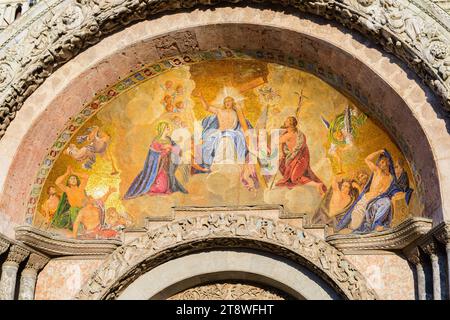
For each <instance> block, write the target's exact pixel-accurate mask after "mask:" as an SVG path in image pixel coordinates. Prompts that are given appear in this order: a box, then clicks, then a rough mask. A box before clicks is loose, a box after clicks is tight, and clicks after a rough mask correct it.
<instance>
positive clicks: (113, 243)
mask: <svg viewBox="0 0 450 320" xmlns="http://www.w3.org/2000/svg"><path fill="white" fill-rule="evenodd" d="M15 230H16V239H17V240H20V241H22V242H23V243H25V244H26V245H28V246H30V247H31V248H34V249H36V250H37V251H39V252H42V253H44V254H47V255H48V256H51V257H56V256H104V255H108V254H110V253H111V252H113V251H114V250H115V249H116V248H117V247H119V246H120V245H121V244H122V241H120V240H116V239H112V240H75V239H66V238H62V237H59V236H57V235H54V234H51V233H49V232H45V231H42V230H38V229H36V228H33V227H31V226H20V227H17V228H16V229H15Z"/></svg>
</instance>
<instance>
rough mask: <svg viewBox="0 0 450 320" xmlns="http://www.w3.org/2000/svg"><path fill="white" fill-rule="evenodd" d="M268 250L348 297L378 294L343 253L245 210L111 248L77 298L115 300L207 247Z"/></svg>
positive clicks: (184, 222)
mask: <svg viewBox="0 0 450 320" xmlns="http://www.w3.org/2000/svg"><path fill="white" fill-rule="evenodd" d="M220 247H227V248H252V249H257V250H263V251H270V252H271V253H272V254H277V255H280V256H283V257H286V258H288V259H290V260H291V261H294V262H296V263H300V264H302V265H304V266H306V267H307V268H309V269H310V270H312V271H314V272H315V273H316V274H318V275H319V276H320V277H321V278H323V279H324V280H325V281H326V282H328V283H329V284H330V285H331V286H332V287H333V288H334V289H335V290H337V291H338V292H340V293H341V294H342V295H343V296H344V297H346V298H348V299H377V295H376V293H375V291H374V290H373V289H371V288H370V286H369V285H368V284H367V283H366V281H365V279H364V277H363V276H362V275H361V273H359V271H358V270H357V269H356V268H355V267H354V266H353V265H352V264H351V263H350V262H349V261H348V260H347V259H346V258H345V256H344V254H343V253H342V252H340V251H338V250H336V249H335V248H333V247H332V246H330V245H329V244H327V243H326V242H325V241H323V240H320V239H318V238H316V237H315V236H313V235H311V234H309V233H306V232H304V230H301V229H297V228H296V227H293V226H291V225H288V224H285V223H280V222H275V221H273V220H271V219H267V218H263V217H258V216H254V215H248V216H247V215H244V214H231V213H223V214H210V215H205V216H197V217H192V218H184V219H180V220H177V221H174V222H172V223H168V224H166V225H164V226H162V227H159V228H156V229H153V230H149V231H147V232H146V233H145V234H144V235H142V236H140V237H138V238H136V239H134V240H133V241H131V242H130V243H127V244H125V245H123V246H122V247H119V248H118V249H117V250H115V251H114V252H113V253H112V254H111V255H110V256H109V257H108V258H107V259H106V260H105V261H104V262H103V264H102V265H101V266H100V267H99V268H98V269H97V270H96V271H95V272H94V273H93V274H92V276H91V278H90V279H89V280H88V281H87V282H86V283H85V285H84V286H83V287H82V289H81V290H80V292H79V293H78V295H77V298H78V299H114V298H116V297H117V296H118V295H119V294H120V292H121V291H122V290H123V289H124V288H125V287H127V286H128V285H129V284H130V283H131V282H133V281H134V280H135V279H137V278H138V277H139V276H140V275H142V274H144V273H145V272H147V271H148V270H150V269H152V268H154V267H156V266H158V265H160V264H162V263H164V262H166V261H169V260H172V259H175V258H177V257H180V256H183V255H186V254H189V253H191V252H198V251H200V250H208V249H211V248H220Z"/></svg>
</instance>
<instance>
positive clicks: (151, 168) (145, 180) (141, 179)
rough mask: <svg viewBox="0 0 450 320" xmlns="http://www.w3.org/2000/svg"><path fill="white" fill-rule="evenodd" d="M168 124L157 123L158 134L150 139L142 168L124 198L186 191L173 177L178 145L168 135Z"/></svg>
mask: <svg viewBox="0 0 450 320" xmlns="http://www.w3.org/2000/svg"><path fill="white" fill-rule="evenodd" d="M168 128H169V124H168V123H167V122H161V123H159V124H158V128H157V130H158V136H157V137H156V138H155V139H154V140H153V141H152V144H151V146H150V149H149V151H148V153H147V158H146V159H145V163H144V168H143V169H142V171H141V172H140V173H139V174H138V175H137V176H136V178H135V179H134V180H133V182H132V183H131V185H130V187H129V188H128V191H127V192H126V194H125V196H124V199H126V200H128V199H133V198H137V197H140V196H142V195H145V194H149V195H164V194H170V193H173V192H177V191H179V192H182V193H187V191H186V189H185V188H184V187H183V186H182V185H181V183H180V182H179V181H178V179H177V178H176V177H175V171H176V169H177V167H178V165H177V163H179V161H176V159H175V158H176V157H178V156H179V147H178V146H177V145H176V144H175V142H174V141H173V140H172V139H170V138H169V137H168V133H169V129H168Z"/></svg>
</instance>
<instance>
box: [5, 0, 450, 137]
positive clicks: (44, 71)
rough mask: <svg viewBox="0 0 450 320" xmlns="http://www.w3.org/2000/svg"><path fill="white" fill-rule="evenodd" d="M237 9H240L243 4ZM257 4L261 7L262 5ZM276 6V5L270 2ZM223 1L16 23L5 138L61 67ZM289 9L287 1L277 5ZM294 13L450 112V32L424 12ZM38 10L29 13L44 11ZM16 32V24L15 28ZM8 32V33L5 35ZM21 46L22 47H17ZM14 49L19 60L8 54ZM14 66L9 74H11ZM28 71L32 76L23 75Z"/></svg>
mask: <svg viewBox="0 0 450 320" xmlns="http://www.w3.org/2000/svg"><path fill="white" fill-rule="evenodd" d="M233 2H236V3H238V2H240V1H239V0H236V1H233ZM255 2H261V1H259V0H258V1H256V0H255ZM272 2H273V1H272ZM219 3H221V1H214V2H211V1H209V0H199V1H169V2H167V1H159V0H153V1H139V0H72V1H58V0H53V1H49V3H48V6H49V7H51V8H53V9H54V10H50V12H49V13H48V15H47V16H46V17H45V18H41V19H40V20H39V19H36V20H32V21H27V20H26V19H24V20H22V21H20V20H19V21H18V23H20V22H21V23H23V24H26V25H27V28H23V27H21V26H19V27H18V28H17V30H19V31H18V32H19V33H17V34H14V32H15V31H11V33H13V34H12V35H11V36H9V37H6V38H7V39H8V40H7V41H6V42H5V43H3V44H2V45H0V61H5V62H6V64H1V65H0V106H1V107H0V138H1V137H3V135H4V134H5V131H6V128H7V127H8V126H9V123H10V122H11V121H12V120H13V119H14V117H15V112H16V111H17V110H19V109H20V107H21V106H22V104H23V102H24V100H25V99H26V98H27V97H28V96H29V95H30V94H31V93H32V92H33V91H34V90H36V88H37V87H38V86H39V85H40V84H41V83H42V82H43V81H44V80H45V79H46V78H47V77H48V76H49V75H50V74H51V73H52V72H53V71H54V70H55V69H56V68H57V67H59V66H61V65H62V64H63V63H65V62H66V61H68V60H69V59H71V58H72V57H73V56H75V55H76V54H78V53H79V52H80V51H81V50H83V49H85V48H87V47H89V46H91V45H93V44H95V43H97V42H98V41H100V40H101V39H102V38H103V37H104V36H106V35H108V34H111V33H113V32H116V31H118V30H120V29H122V28H124V27H125V26H126V25H128V24H130V23H132V22H136V21H139V20H142V19H146V18H148V17H150V16H151V15H153V14H156V13H161V12H164V11H170V10H172V9H179V8H191V7H193V6H194V5H216V4H219ZM274 3H279V4H281V5H286V3H285V1H275V2H274ZM290 5H291V6H292V7H295V8H297V9H299V10H300V11H302V12H308V13H313V14H316V15H320V16H323V17H325V18H327V19H333V20H337V21H338V22H340V23H342V24H344V25H345V26H347V27H350V28H352V29H357V30H359V31H360V32H362V33H363V34H365V35H366V36H369V37H371V38H372V39H373V40H375V42H378V43H380V44H381V45H382V46H384V47H385V49H386V50H387V51H390V52H393V53H394V54H395V55H397V56H398V57H399V58H400V59H402V60H403V61H406V62H407V63H408V64H409V65H410V66H411V67H412V68H413V69H414V70H415V72H417V73H418V75H419V76H420V77H422V78H423V79H424V80H425V81H426V83H427V84H428V85H429V86H430V87H431V88H432V89H433V90H434V91H435V92H436V93H437V94H438V95H439V96H440V97H441V98H442V101H443V103H444V106H445V107H446V109H447V110H449V109H450V90H449V88H450V78H449V72H450V71H449V65H450V62H449V61H450V60H449V59H450V57H449V50H448V47H447V45H446V44H447V43H449V40H450V32H449V30H448V28H445V27H443V26H442V25H441V24H439V23H438V21H439V19H435V18H434V16H433V15H432V12H428V11H427V12H424V11H420V10H419V9H418V8H417V6H416V5H414V4H412V3H411V2H409V1H406V0H344V1H336V0H308V1H299V0H296V1H292V2H290ZM37 8H38V6H37V7H36V8H35V7H33V9H31V10H38V9H37ZM16 25H17V24H16ZM5 32H8V30H6V31H5ZM17 38H21V39H22V41H20V42H19V43H18V44H17V43H16V42H15V41H14V40H15V39H17ZM12 47H14V50H16V54H12V51H8V48H12ZM196 48H197V47H196V39H195V36H194V35H192V34H191V35H188V34H185V35H181V38H177V37H176V36H175V38H171V39H170V38H165V37H163V38H161V46H160V54H161V55H166V54H169V53H171V52H172V51H173V50H179V51H183V50H184V49H186V50H195V49H196ZM7 65H9V67H7ZM20 65H21V66H24V65H27V68H21V67H20Z"/></svg>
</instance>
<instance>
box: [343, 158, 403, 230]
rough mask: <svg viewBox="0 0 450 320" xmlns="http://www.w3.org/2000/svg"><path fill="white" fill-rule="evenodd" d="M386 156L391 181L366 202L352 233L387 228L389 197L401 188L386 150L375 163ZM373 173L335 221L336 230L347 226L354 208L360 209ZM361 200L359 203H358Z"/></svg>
mask: <svg viewBox="0 0 450 320" xmlns="http://www.w3.org/2000/svg"><path fill="white" fill-rule="evenodd" d="M382 158H386V159H387V161H388V167H389V173H390V175H391V177H392V180H391V183H390V185H389V187H388V188H387V190H386V191H385V192H383V193H382V194H380V195H378V196H376V197H375V198H373V199H371V200H369V201H368V202H367V204H366V205H365V206H364V207H363V209H364V217H363V220H362V222H361V224H360V225H359V226H358V227H356V228H354V229H353V233H369V232H373V231H375V230H377V229H379V227H381V228H383V229H385V228H388V227H389V226H390V224H391V221H392V205H391V199H392V197H393V196H394V195H395V194H397V193H398V192H402V190H401V188H400V187H399V185H398V180H397V177H396V175H395V169H394V162H393V160H392V157H391V155H390V153H389V152H388V151H387V150H384V152H383V153H382V154H380V156H379V158H378V160H377V163H376V165H377V166H378V165H379V163H380V161H381V159H382ZM373 176H374V174H373V173H372V175H371V176H370V179H369V181H368V182H367V184H366V186H365V187H364V189H363V191H362V192H361V194H360V195H359V196H358V198H357V199H356V201H355V202H354V203H353V205H352V206H351V207H350V208H349V209H348V211H347V212H346V213H345V215H344V216H343V217H342V219H341V220H340V221H339V222H338V223H337V226H336V231H340V230H342V229H344V228H347V227H349V225H350V224H351V222H352V214H353V213H354V211H355V209H356V210H358V209H359V210H360V209H361V205H363V204H364V201H365V198H364V195H365V194H366V193H367V192H368V191H369V190H370V187H371V185H372V180H373ZM360 202H361V203H360Z"/></svg>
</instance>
